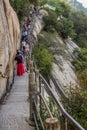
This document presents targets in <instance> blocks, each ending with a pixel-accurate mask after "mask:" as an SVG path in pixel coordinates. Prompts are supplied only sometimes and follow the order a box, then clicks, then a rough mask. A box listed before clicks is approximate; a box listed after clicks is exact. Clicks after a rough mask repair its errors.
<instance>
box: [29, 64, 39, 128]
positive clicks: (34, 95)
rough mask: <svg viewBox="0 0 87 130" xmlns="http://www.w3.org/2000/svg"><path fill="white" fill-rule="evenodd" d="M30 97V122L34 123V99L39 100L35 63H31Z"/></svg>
mask: <svg viewBox="0 0 87 130" xmlns="http://www.w3.org/2000/svg"><path fill="white" fill-rule="evenodd" d="M29 99H30V123H31V125H34V115H33V114H34V112H35V106H34V100H35V101H36V102H37V87H36V82H35V73H34V67H33V63H32V62H31V63H30V74H29Z"/></svg>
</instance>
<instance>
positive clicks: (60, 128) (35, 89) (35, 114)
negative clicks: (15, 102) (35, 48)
mask: <svg viewBox="0 0 87 130" xmlns="http://www.w3.org/2000/svg"><path fill="white" fill-rule="evenodd" d="M29 81H30V82H29V91H30V120H32V121H34V122H35V125H36V128H37V130H45V129H46V130H51V129H52V128H53V129H52V130H54V129H55V130H84V128H83V127H82V126H81V125H80V124H79V123H78V122H76V121H75V120H74V119H73V118H72V117H71V116H70V115H69V114H68V113H67V112H66V110H65V109H64V107H63V105H62V103H61V102H60V100H59V99H58V98H57V97H56V95H55V93H54V92H53V90H52V88H51V86H50V85H49V84H48V83H47V81H46V80H45V79H44V77H43V76H42V75H41V74H40V73H39V72H38V71H37V70H36V69H35V68H34V66H33V62H31V63H30V74H29ZM49 97H51V98H52V100H53V101H54V102H55V106H56V112H55V113H58V116H57V117H54V116H53V115H54V114H53V112H52V110H50V108H49V105H48V102H49ZM55 106H52V107H53V109H54V107H55ZM44 108H45V112H44V115H45V114H47V115H46V117H45V119H44V120H43V116H42V111H43V109H44ZM73 109H74V108H73ZM59 118H60V120H59ZM51 120H52V122H51ZM55 120H57V121H56V122H55ZM61 122H62V124H61ZM44 123H45V125H44ZM55 124H56V125H55Z"/></svg>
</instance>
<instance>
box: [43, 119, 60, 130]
mask: <svg viewBox="0 0 87 130" xmlns="http://www.w3.org/2000/svg"><path fill="white" fill-rule="evenodd" d="M45 129H46V130H60V128H59V124H58V119H57V118H47V119H46V121H45Z"/></svg>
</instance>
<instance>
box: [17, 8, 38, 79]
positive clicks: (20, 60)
mask: <svg viewBox="0 0 87 130" xmlns="http://www.w3.org/2000/svg"><path fill="white" fill-rule="evenodd" d="M38 11H39V8H37V7H35V6H31V9H30V16H29V17H28V18H26V19H25V20H24V22H23V25H22V34H21V50H17V53H16V56H15V60H16V63H17V75H18V76H21V75H23V74H24V73H25V72H26V71H27V72H28V71H29V58H30V53H29V50H30V47H31V46H30V43H29V40H28V39H29V33H30V29H31V20H32V18H33V14H36V15H37V12H38Z"/></svg>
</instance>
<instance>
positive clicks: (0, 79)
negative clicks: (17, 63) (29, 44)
mask: <svg viewBox="0 0 87 130" xmlns="http://www.w3.org/2000/svg"><path fill="white" fill-rule="evenodd" d="M19 43H20V26H19V21H18V18H17V15H16V13H15V12H14V10H13V9H12V7H11V6H10V3H9V0H0V98H1V96H2V95H3V93H4V92H5V91H6V89H9V87H6V86H10V85H11V84H12V80H13V68H14V57H15V54H16V50H17V49H18V48H19ZM7 84H8V85H7Z"/></svg>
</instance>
